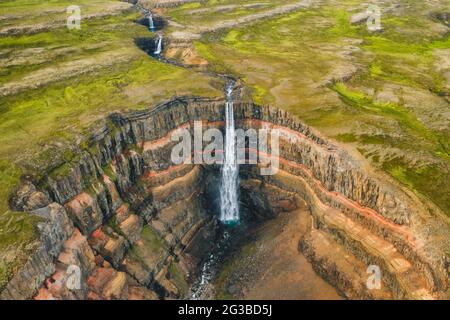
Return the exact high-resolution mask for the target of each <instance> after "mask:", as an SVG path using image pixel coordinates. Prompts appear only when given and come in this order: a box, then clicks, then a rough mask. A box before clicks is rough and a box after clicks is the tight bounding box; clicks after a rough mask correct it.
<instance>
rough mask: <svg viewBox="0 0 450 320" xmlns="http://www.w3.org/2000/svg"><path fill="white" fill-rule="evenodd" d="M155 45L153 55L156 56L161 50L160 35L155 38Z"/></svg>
mask: <svg viewBox="0 0 450 320" xmlns="http://www.w3.org/2000/svg"><path fill="white" fill-rule="evenodd" d="M155 45H156V50H155V52H154V55H155V56H158V55H160V54H161V51H162V35H159V36H158V38H157V39H156V42H155Z"/></svg>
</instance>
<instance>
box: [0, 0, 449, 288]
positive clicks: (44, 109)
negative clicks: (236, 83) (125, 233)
mask: <svg viewBox="0 0 450 320" xmlns="http://www.w3.org/2000/svg"><path fill="white" fill-rule="evenodd" d="M291 2H295V1H285V0H283V1H282V0H271V1H266V2H261V1H257V0H208V1H199V2H192V3H189V4H185V5H183V6H180V7H176V8H171V9H165V10H163V14H164V15H167V16H168V17H169V18H170V19H171V20H173V21H174V22H177V23H179V24H181V25H182V28H181V29H183V28H184V26H189V28H191V29H192V30H194V31H195V30H197V29H198V30H200V29H202V28H203V27H210V26H212V25H216V24H217V23H220V22H221V21H224V20H227V21H230V20H233V19H238V18H241V17H245V16H248V15H251V14H254V13H259V12H263V11H264V10H270V9H271V8H274V7H276V6H280V5H283V4H287V3H291ZM258 3H259V5H257V4H258ZM68 5H81V9H82V16H83V15H84V16H88V15H90V18H89V19H83V20H82V28H81V30H78V31H77V30H72V31H69V30H67V29H66V28H65V27H64V26H63V23H64V20H65V19H66V17H67V13H66V12H65V9H66V8H67V6H68ZM123 5H124V3H120V2H119V1H115V0H94V1H92V0H79V1H64V0H53V1H39V0H8V1H2V2H1V3H0V10H1V12H2V15H5V16H7V18H6V19H2V20H0V30H6V29H8V28H10V27H24V26H25V27H30V26H31V29H33V28H32V27H33V26H40V25H44V26H45V28H43V29H42V30H39V31H36V30H34V31H33V30H31V31H29V30H28V31H26V32H27V33H20V32H19V33H18V34H14V35H12V34H11V35H9V36H6V35H2V36H0V76H1V77H0V88H1V87H4V86H6V85H9V84H11V83H19V84H23V83H26V80H27V77H29V76H31V75H33V74H35V73H38V72H42V71H43V70H44V71H46V72H47V71H52V69H56V70H65V69H63V68H62V67H64V66H66V67H67V65H70V64H72V65H71V67H72V69H71V70H72V72H73V75H72V76H71V75H67V74H63V73H64V72H63V71H61V72H60V73H62V74H58V73H56V75H55V74H54V73H53V74H51V73H48V72H47V73H43V75H44V77H43V79H42V80H51V81H48V82H45V83H44V84H40V85H39V84H38V85H36V86H34V85H30V86H29V87H25V88H22V89H21V90H20V91H18V93H16V94H14V95H7V96H2V97H1V100H0V116H1V120H2V121H1V122H0V288H1V286H2V285H4V284H5V283H6V281H7V280H8V279H9V277H10V275H11V274H13V272H15V270H16V269H17V267H18V266H19V265H21V264H22V263H23V262H24V261H25V260H26V258H27V254H28V252H30V250H32V248H33V246H34V245H35V244H36V232H35V222H36V221H34V218H33V217H32V216H30V215H28V214H27V213H13V212H10V211H8V204H7V199H8V196H9V194H10V193H11V191H12V190H13V188H14V187H15V186H16V185H17V184H18V181H19V178H20V176H21V175H22V174H31V175H35V176H38V177H39V175H40V174H41V173H42V172H44V171H45V168H48V167H53V166H54V165H55V164H56V165H58V164H64V163H70V161H72V160H73V156H74V150H73V145H82V144H83V143H82V140H83V139H85V138H86V137H87V136H89V134H90V128H91V126H92V125H93V124H96V123H98V122H102V121H103V119H104V117H105V115H106V114H107V113H109V112H111V111H116V110H123V109H139V108H146V107H148V106H151V105H153V104H155V103H157V102H160V101H162V100H165V99H168V98H170V97H172V96H174V95H202V96H210V97H211V96H219V95H222V93H221V87H222V84H221V83H220V82H219V81H218V80H217V79H214V78H212V77H210V76H207V75H204V74H202V73H197V72H195V71H194V70H192V69H183V68H179V67H175V66H171V65H166V64H164V63H162V62H160V61H156V60H153V59H151V58H149V57H148V56H147V55H146V54H145V53H143V52H142V51H140V50H139V49H137V48H136V46H135V44H134V41H133V39H134V38H136V37H147V36H148V37H150V36H151V34H150V33H149V32H148V30H146V28H145V27H143V26H140V25H138V24H136V23H135V20H136V19H138V18H139V17H140V15H139V13H137V12H136V11H133V10H131V9H126V10H124V9H123V8H122V7H121V6H123ZM247 5H250V6H247ZM251 5H254V6H251ZM449 5H450V3H449V1H448V0H444V1H439V2H433V3H431V2H423V1H419V0H408V1H401V2H400V8H399V9H398V10H397V9H396V10H394V11H391V12H388V13H385V14H383V16H382V26H383V31H382V32H378V33H373V32H369V31H368V30H367V28H366V27H365V25H364V24H360V25H352V24H350V22H349V20H350V17H351V15H352V14H354V13H357V12H361V11H363V10H365V8H366V3H365V2H363V1H361V0H344V1H339V2H337V1H332V0H324V1H321V2H320V3H315V4H314V5H313V6H312V7H310V8H304V9H300V10H298V11H296V12H293V13H289V14H284V15H280V16H275V17H272V18H270V19H269V18H268V19H264V20H263V21H260V22H257V23H253V24H252V25H250V26H249V25H246V26H242V27H235V28H233V29H231V30H222V31H220V32H214V33H209V34H206V35H205V36H204V37H203V38H202V39H201V40H199V41H196V42H195V43H194V45H195V49H196V51H197V53H198V54H199V55H200V56H202V57H203V58H204V59H206V60H207V61H208V62H209V63H210V64H209V68H210V69H211V70H213V71H218V72H220V73H229V74H234V75H235V76H237V77H239V78H241V79H242V80H243V81H244V83H245V85H246V87H247V88H249V89H250V91H249V92H248V95H249V96H251V98H252V99H253V100H254V101H256V102H257V103H261V104H271V105H274V106H277V107H280V108H284V109H286V110H288V111H290V112H291V113H293V114H294V115H297V116H298V117H300V118H301V119H303V120H304V121H305V122H307V123H308V124H310V125H312V126H314V127H316V128H318V129H319V130H320V131H321V132H323V134H325V135H327V136H328V137H331V138H335V139H337V140H339V141H341V142H342V143H345V144H347V145H349V146H350V147H354V149H355V150H359V152H361V153H362V154H363V155H364V156H366V157H367V158H368V159H370V160H371V161H372V162H373V163H374V165H376V166H377V167H379V168H380V169H382V170H384V171H385V172H387V173H389V174H391V176H393V177H394V178H395V179H397V180H398V181H399V182H400V183H402V184H404V185H405V186H406V187H408V188H410V189H412V190H414V191H416V192H417V193H418V194H420V195H423V196H424V197H426V198H428V199H429V200H431V201H432V202H434V203H435V204H436V205H438V206H439V207H440V208H441V209H443V211H444V212H446V213H447V214H450V207H449V204H450V198H449V197H450V192H449V187H448V181H449V180H450V165H449V161H450V160H449V149H450V146H449V140H450V139H449V137H450V133H449V127H450V126H449V120H448V111H447V110H448V108H449V105H448V94H449V92H448V90H449V89H448V88H449V84H448V79H446V78H445V76H444V74H443V73H442V71H441V70H439V66H440V65H441V64H442V63H441V62H440V61H439V60H438V57H437V54H438V53H439V52H441V53H440V56H441V57H442V56H443V57H444V58H445V56H446V52H448V50H449V49H450V40H449V32H448V28H447V27H445V26H444V25H443V24H442V23H439V21H436V19H433V18H432V15H431V14H432V13H434V12H441V11H443V10H444V11H445V10H447V11H448V7H449ZM224 6H229V7H228V8H224ZM199 10H200V11H199ZM201 10H203V11H201ZM105 13H107V14H106V15H105ZM177 28H180V27H174V26H170V27H169V30H167V31H168V32H169V33H170V32H171V31H176V30H178V29H177ZM28 29H30V28H28ZM24 32H25V31H24ZM446 50H447V51H446ZM442 52H443V53H442ZM109 53H110V54H115V55H116V57H117V59H116V60H115V61H114V62H113V63H108V64H105V65H103V66H102V67H100V68H97V69H93V70H90V69H89V68H90V67H91V65H89V64H82V62H86V60H88V59H91V60H90V62H94V63H95V62H96V59H101V58H100V57H104V55H103V54H109ZM74 61H79V62H80V65H79V67H78V68H76V65H77V64H76V63H75V64H73V62H74ZM98 62H99V64H100V63H101V62H102V61H98ZM74 65H75V67H74ZM85 69H86V70H85ZM53 71H54V70H53ZM84 71H85V72H84ZM66 73H67V72H66ZM45 77H47V79H46V78H45ZM40 80H41V79H39V81H37V82H41V81H40ZM381 94H383V95H384V99H381V98H380V95H381ZM386 96H387V98H388V99H387V101H386ZM445 96H447V100H446V99H445ZM64 168H65V167H61V169H60V170H65V169H64ZM56 173H57V171H56ZM150 242H152V241H150ZM175 273H176V272H175Z"/></svg>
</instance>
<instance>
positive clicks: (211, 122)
mask: <svg viewBox="0 0 450 320" xmlns="http://www.w3.org/2000/svg"><path fill="white" fill-rule="evenodd" d="M235 118H236V119H237V124H236V125H237V127H240V128H244V129H250V128H252V129H259V128H266V129H277V130H278V132H279V136H280V148H279V149H280V152H279V155H278V156H277V160H278V162H279V171H278V173H277V174H276V175H273V176H262V175H261V174H260V169H261V167H260V166H257V165H242V166H241V181H242V183H241V193H242V195H243V197H242V199H243V201H246V204H247V205H248V207H251V208H253V211H254V214H255V215H258V214H259V215H260V216H262V217H270V216H271V215H272V214H278V213H280V212H283V211H292V210H293V209H294V208H295V207H296V204H297V203H298V202H299V201H300V200H299V199H302V200H304V201H306V203H307V204H308V205H309V207H310V211H311V217H312V219H313V221H314V224H313V229H312V230H311V232H310V234H309V235H308V236H307V237H305V239H303V241H302V242H301V244H300V248H301V249H302V250H303V252H304V253H305V256H306V257H307V258H308V259H309V260H310V262H311V263H312V264H313V266H314V268H315V270H316V271H317V272H318V273H319V274H320V275H322V276H323V277H324V278H326V279H327V280H328V281H329V282H330V283H332V284H333V285H334V286H335V287H336V288H337V289H338V290H339V291H340V292H341V293H342V294H343V295H344V296H346V297H347V298H352V299H358V298H359V299H364V298H373V299H389V298H399V299H403V298H410V299H418V298H423V299H429V298H441V297H443V294H444V292H446V291H447V288H448V285H449V275H448V266H449V259H448V257H447V256H446V255H445V253H446V252H449V250H448V248H449V243H448V239H450V237H449V235H450V232H449V229H448V227H447V224H446V223H445V222H443V221H442V220H441V218H440V217H439V216H435V215H431V214H430V213H429V211H428V210H427V208H426V207H425V206H424V205H423V204H422V203H420V202H419V201H417V200H416V199H415V198H414V197H413V196H411V195H409V194H406V193H404V192H403V191H402V190H400V189H399V188H398V187H396V186H394V185H393V184H391V183H390V182H388V181H387V179H386V178H384V177H382V178H379V177H378V176H377V174H375V173H373V172H371V171H370V170H369V169H367V166H366V165H365V164H364V162H363V161H362V160H360V159H358V158H356V157H354V156H351V155H350V154H349V153H347V152H346V151H344V150H342V149H340V148H339V147H338V146H336V145H333V144H331V143H329V142H327V141H326V140H324V139H323V138H321V137H320V136H319V135H318V134H317V133H316V132H314V131H313V130H311V129H310V128H309V127H307V126H306V125H304V124H302V123H301V122H299V121H297V120H296V119H294V118H292V117H291V116H290V115H289V114H287V113H286V112H283V111H280V110H276V109H271V108H269V107H259V106H257V105H254V104H252V103H236V104H235ZM196 120H201V121H202V122H203V124H204V129H207V128H212V127H213V128H214V127H215V128H219V129H221V130H222V129H223V124H224V101H216V100H201V99H194V98H180V99H177V100H174V101H171V102H169V103H166V104H163V105H159V106H156V107H155V108H153V109H151V110H148V111H141V112H132V113H128V114H113V115H111V116H110V119H109V123H108V125H107V126H105V127H104V128H101V129H100V130H98V131H97V133H96V134H95V135H94V136H93V137H92V139H91V142H90V146H89V148H88V149H87V150H84V151H81V152H80V154H79V156H78V158H77V161H73V162H72V163H71V164H67V165H65V167H63V168H58V169H56V170H54V171H53V172H49V173H48V175H46V176H45V178H43V180H42V181H40V182H39V183H38V184H36V186H35V185H33V184H31V182H24V183H23V185H21V187H20V188H19V191H18V192H17V194H16V195H14V196H13V197H12V198H11V203H12V206H13V207H14V208H15V209H16V210H27V211H31V212H32V213H33V214H38V215H40V216H41V217H43V218H44V220H45V222H43V223H41V225H40V230H41V246H40V248H39V249H38V250H37V251H36V252H35V254H33V255H32V256H30V258H29V260H28V262H27V263H26V264H25V265H24V266H23V267H22V268H21V269H20V270H19V271H18V272H17V274H16V275H15V276H14V277H13V278H12V280H11V281H10V282H9V283H8V285H7V286H6V288H5V289H4V290H3V291H2V292H1V294H0V297H1V298H2V299H8V298H9V299H11V298H16V299H26V298H32V297H34V298H36V299H155V298H183V297H186V296H187V294H188V291H189V286H190V284H191V281H192V280H193V278H194V276H195V274H196V272H197V271H198V265H199V263H200V262H201V260H202V259H203V258H204V257H205V256H206V254H207V253H208V252H209V251H210V250H211V247H212V245H213V244H214V241H215V235H216V229H217V224H216V219H215V218H214V216H213V215H212V214H211V213H210V212H208V211H209V209H210V205H211V203H209V201H207V200H206V199H207V198H206V197H205V195H207V194H208V193H209V192H210V190H205V188H207V187H206V185H207V184H206V183H205V181H207V180H208V176H209V175H211V174H213V172H214V171H215V170H206V167H204V166H203V165H201V164H182V165H175V164H173V163H172V162H171V160H170V159H171V157H170V155H171V151H172V148H173V146H174V145H175V144H176V143H178V142H174V141H172V140H171V134H172V133H173V132H175V130H177V129H179V128H186V129H189V130H191V132H192V133H193V122H194V121H196ZM250 149H251V148H247V149H246V151H247V152H250V151H251V150H250ZM254 151H256V150H254ZM256 152H257V151H256ZM259 156H260V157H262V158H263V157H268V156H270V155H268V154H263V153H262V152H260V153H259ZM272 156H274V155H272ZM333 248H335V249H336V250H334V249H333ZM336 252H340V254H337V253H336ZM341 253H342V254H341ZM342 255H344V257H345V259H341V258H340V257H341V256H342ZM369 265H377V266H378V267H379V268H380V270H381V272H382V281H383V289H382V291H380V292H373V291H370V290H369V289H367V287H366V285H365V278H364V276H365V273H366V270H365V269H366V268H367V267H368V266H369ZM74 270H75V271H74ZM69 271H70V272H69ZM71 272H74V273H75V276H76V277H75V280H77V281H75V282H73V281H74V278H73V273H71ZM68 284H69V285H68Z"/></svg>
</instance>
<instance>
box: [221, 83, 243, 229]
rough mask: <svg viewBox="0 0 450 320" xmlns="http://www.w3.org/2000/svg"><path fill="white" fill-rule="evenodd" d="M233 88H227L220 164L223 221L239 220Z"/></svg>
mask: <svg viewBox="0 0 450 320" xmlns="http://www.w3.org/2000/svg"><path fill="white" fill-rule="evenodd" d="M232 92H233V89H232V87H231V86H229V87H228V88H227V101H226V107H225V148H224V152H225V156H224V163H223V165H222V182H221V186H220V220H221V221H222V222H224V223H235V222H239V202H238V184H239V181H238V180H239V166H238V164H237V159H236V158H237V150H236V138H235V127H234V110H233V99H232Z"/></svg>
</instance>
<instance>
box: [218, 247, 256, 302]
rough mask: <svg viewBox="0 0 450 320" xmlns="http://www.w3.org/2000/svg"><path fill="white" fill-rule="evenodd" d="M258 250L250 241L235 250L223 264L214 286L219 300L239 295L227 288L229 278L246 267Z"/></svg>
mask: <svg viewBox="0 0 450 320" xmlns="http://www.w3.org/2000/svg"><path fill="white" fill-rule="evenodd" d="M255 251H256V247H255V243H254V242H249V243H247V244H245V245H243V246H242V247H240V249H239V251H238V252H235V253H234V254H233V255H232V256H231V257H230V258H229V259H228V260H227V261H226V262H225V264H224V265H223V267H222V268H221V270H220V273H219V275H218V276H217V278H216V279H215V280H214V287H215V288H216V291H217V292H216V298H217V299H218V300H233V299H236V298H237V297H235V296H233V295H231V294H230V293H229V292H228V290H227V285H228V279H229V278H230V277H232V276H233V274H235V273H236V272H238V270H239V269H240V268H245V267H246V266H247V265H246V264H247V263H248V259H250V258H251V257H252V256H253V255H254V253H255Z"/></svg>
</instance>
